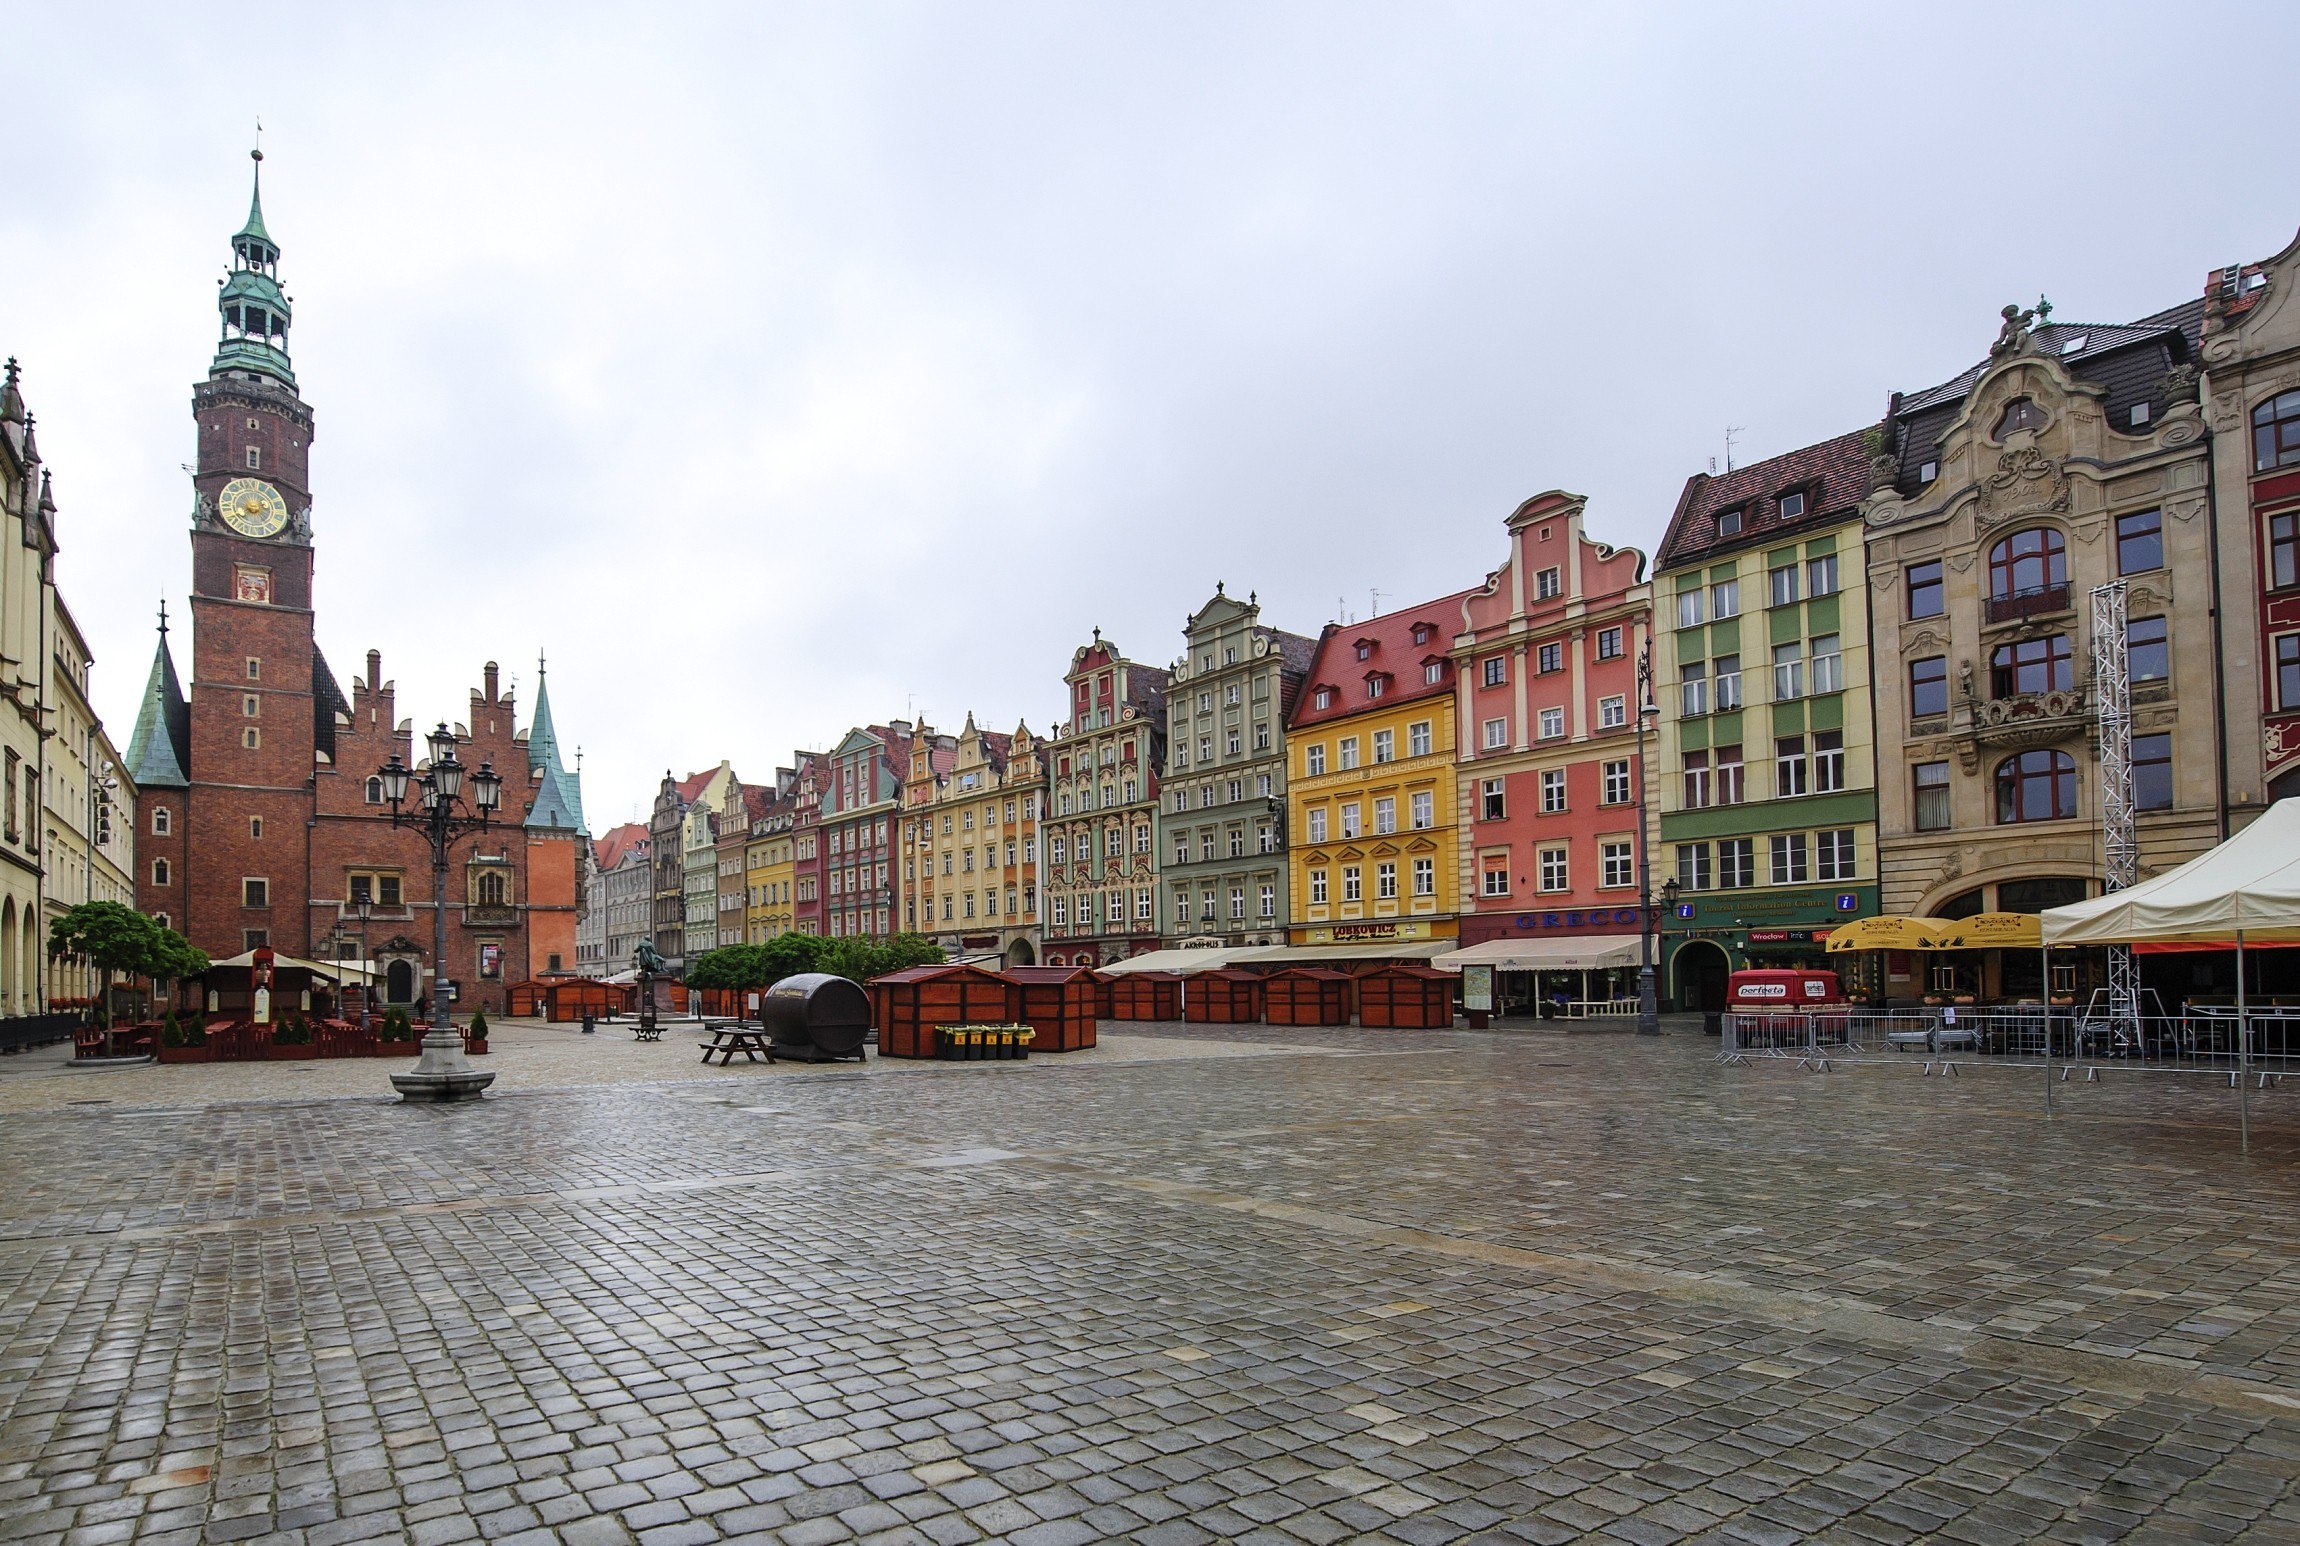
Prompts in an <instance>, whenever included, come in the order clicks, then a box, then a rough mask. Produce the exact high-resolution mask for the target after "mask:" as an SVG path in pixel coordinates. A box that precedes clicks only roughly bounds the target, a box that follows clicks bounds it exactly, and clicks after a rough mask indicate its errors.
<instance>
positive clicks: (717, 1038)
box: [703, 1020, 775, 1068]
mask: <svg viewBox="0 0 2300 1546" xmlns="http://www.w3.org/2000/svg"><path fill="white" fill-rule="evenodd" d="M703 1029H705V1030H707V1031H709V1032H710V1033H711V1044H710V1045H709V1046H707V1047H705V1048H704V1049H703V1061H704V1062H706V1063H708V1062H709V1061H711V1054H713V1053H717V1054H718V1057H719V1066H720V1067H721V1068H724V1067H726V1066H727V1065H728V1064H729V1063H732V1062H733V1061H734V1060H735V1054H736V1053H738V1052H740V1053H741V1054H742V1055H743V1056H744V1057H746V1058H748V1059H750V1060H751V1061H752V1062H754V1063H756V1062H757V1061H758V1060H759V1058H760V1057H761V1056H762V1055H764V1056H765V1058H766V1060H767V1061H768V1062H770V1063H772V1062H773V1061H774V1060H775V1054H774V1049H773V1047H772V1046H771V1045H769V1043H768V1040H767V1033H766V1031H765V1030H764V1029H763V1028H761V1027H759V1026H755V1025H745V1024H743V1022H742V1021H740V1020H719V1021H709V1020H706V1021H704V1022H703Z"/></svg>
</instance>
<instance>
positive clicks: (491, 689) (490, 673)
mask: <svg viewBox="0 0 2300 1546" xmlns="http://www.w3.org/2000/svg"><path fill="white" fill-rule="evenodd" d="M481 679H482V680H483V681H485V682H486V684H487V701H488V702H489V703H493V702H494V701H495V662H494V661H492V660H491V661H489V662H488V663H487V669H486V671H485V672H483V673H481Z"/></svg>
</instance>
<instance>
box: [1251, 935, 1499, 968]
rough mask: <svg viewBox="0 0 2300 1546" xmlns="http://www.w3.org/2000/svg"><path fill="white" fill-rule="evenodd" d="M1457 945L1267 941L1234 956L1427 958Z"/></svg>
mask: <svg viewBox="0 0 2300 1546" xmlns="http://www.w3.org/2000/svg"><path fill="white" fill-rule="evenodd" d="M1453 946H1454V941H1452V940H1450V939H1405V940H1398V941H1396V942H1395V943H1393V944H1387V945H1264V946H1263V947H1262V948H1261V949H1259V950H1243V951H1240V952H1239V953H1238V954H1237V956H1236V957H1235V958H1234V959H1235V962H1236V964H1238V965H1240V966H1315V965H1317V964H1318V963H1320V962H1326V963H1329V964H1332V963H1337V962H1338V963H1344V964H1346V963H1348V962H1351V961H1423V962H1426V961H1428V960H1429V958H1430V957H1432V956H1437V955H1443V954H1445V953H1446V952H1447V951H1448V950H1451V949H1452V948H1453Z"/></svg>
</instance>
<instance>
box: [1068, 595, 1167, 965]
mask: <svg viewBox="0 0 2300 1546" xmlns="http://www.w3.org/2000/svg"><path fill="white" fill-rule="evenodd" d="M1062 681H1063V688H1064V691H1065V693H1066V694H1067V696H1068V698H1069V717H1068V718H1067V719H1065V720H1063V721H1062V722H1061V723H1060V724H1059V725H1058V726H1056V727H1055V731H1054V734H1053V736H1052V738H1051V739H1050V740H1049V742H1048V745H1047V747H1046V753H1045V755H1046V760H1047V764H1048V770H1049V773H1050V776H1051V779H1050V783H1049V785H1048V790H1047V796H1046V798H1047V803H1048V807H1049V808H1048V810H1047V812H1046V820H1045V823H1044V831H1045V842H1046V853H1045V855H1044V861H1043V863H1044V869H1043V874H1044V877H1045V886H1046V892H1047V895H1048V896H1049V897H1050V898H1055V899H1060V900H1061V901H1062V902H1063V904H1064V905H1063V907H1062V908H1061V910H1060V912H1061V919H1060V921H1059V922H1057V921H1055V919H1054V918H1053V916H1051V910H1050V916H1049V917H1048V918H1047V919H1046V920H1045V921H1044V924H1043V927H1044V936H1045V947H1046V961H1047V964H1048V965H1050V966H1100V965H1104V964H1107V963H1109V962H1111V961H1121V960H1124V959H1126V958H1127V957H1128V956H1133V955H1140V954H1142V953H1144V952H1146V951H1150V950H1155V949H1156V948H1158V942H1159V929H1158V853H1157V825H1158V793H1159V781H1158V770H1159V769H1160V768H1161V767H1163V766H1164V765H1165V760H1166V681H1167V673H1166V672H1165V671H1163V670H1161V669H1159V668H1158V667H1155V666H1145V665H1142V664H1140V663H1139V662H1136V661H1132V660H1128V659H1127V658H1126V656H1125V654H1124V653H1123V652H1122V651H1121V650H1120V649H1119V648H1118V646H1117V645H1115V644H1113V643H1111V642H1110V641H1109V640H1107V639H1104V638H1103V637H1102V630H1101V629H1099V628H1097V629H1095V630H1094V637H1093V639H1092V640H1091V641H1090V642H1088V643H1086V644H1082V645H1080V646H1079V647H1078V648H1077V649H1076V650H1074V651H1072V652H1071V656H1070V670H1069V671H1068V672H1067V673H1066V674H1065V675H1064V677H1063V679H1062Z"/></svg>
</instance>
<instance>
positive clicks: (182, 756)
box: [128, 601, 192, 789]
mask: <svg viewBox="0 0 2300 1546" xmlns="http://www.w3.org/2000/svg"><path fill="white" fill-rule="evenodd" d="M191 744H192V707H191V703H190V702H189V700H187V699H186V698H185V697H184V688H183V683H182V682H181V681H180V680H179V679H178V678H177V676H176V662H175V657H174V656H173V655H171V654H170V653H169V651H168V604H167V603H166V602H165V601H163V602H161V603H160V644H159V648H158V649H156V650H155V651H153V653H152V674H151V675H150V676H149V677H147V678H146V679H145V681H144V698H143V702H141V703H140V704H138V705H137V706H136V732H135V734H134V735H133V736H132V737H131V738H130V739H129V741H128V774H129V776H130V777H131V778H133V779H135V781H136V787H137V788H139V789H184V788H188V787H189V786H190V784H191V776H190V775H191V765H192V759H191Z"/></svg>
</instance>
